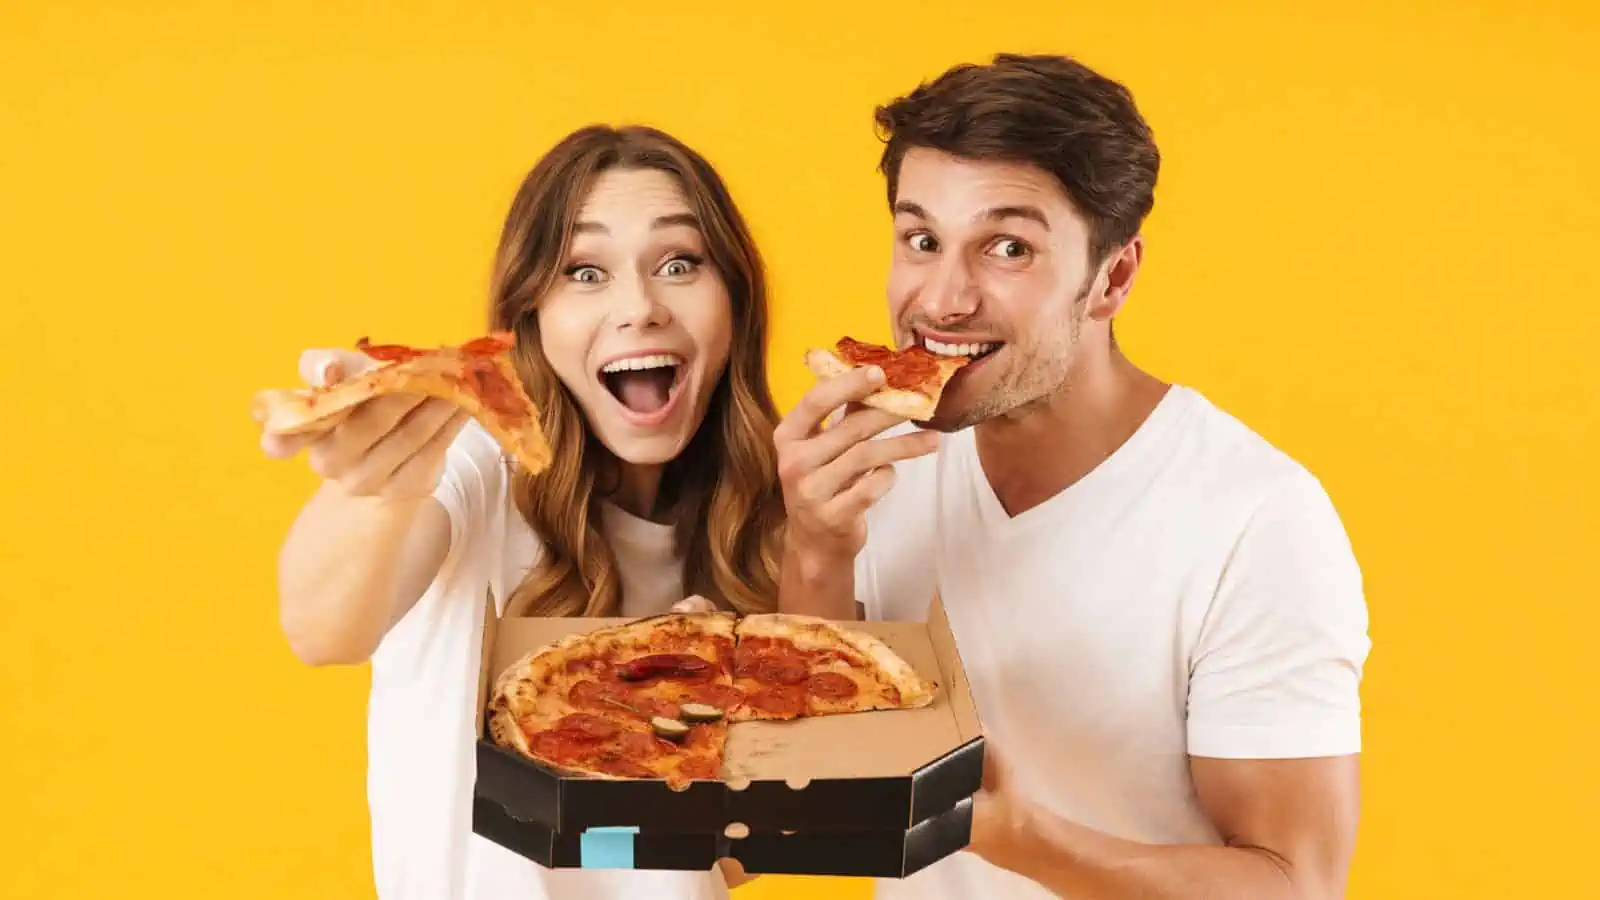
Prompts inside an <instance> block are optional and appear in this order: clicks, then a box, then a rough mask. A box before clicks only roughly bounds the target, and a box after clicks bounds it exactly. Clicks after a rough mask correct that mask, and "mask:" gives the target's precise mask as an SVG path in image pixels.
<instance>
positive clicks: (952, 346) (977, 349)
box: [917, 334, 1005, 362]
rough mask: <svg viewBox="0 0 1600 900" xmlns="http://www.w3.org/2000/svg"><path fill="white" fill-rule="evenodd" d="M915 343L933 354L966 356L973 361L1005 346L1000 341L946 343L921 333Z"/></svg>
mask: <svg viewBox="0 0 1600 900" xmlns="http://www.w3.org/2000/svg"><path fill="white" fill-rule="evenodd" d="M917 343H919V344H921V345H922V348H923V349H924V350H927V351H928V352H929V353H932V354H933V355H934V356H948V357H960V356H966V357H970V358H971V359H972V360H973V362H976V361H978V360H980V359H982V358H984V357H985V356H988V355H989V354H991V353H993V352H995V351H996V350H999V349H1000V348H1001V347H1003V346H1005V344H1004V343H1003V342H1001V341H983V342H967V343H946V342H945V341H940V340H935V339H934V338H931V337H928V336H926V335H922V334H919V335H917Z"/></svg>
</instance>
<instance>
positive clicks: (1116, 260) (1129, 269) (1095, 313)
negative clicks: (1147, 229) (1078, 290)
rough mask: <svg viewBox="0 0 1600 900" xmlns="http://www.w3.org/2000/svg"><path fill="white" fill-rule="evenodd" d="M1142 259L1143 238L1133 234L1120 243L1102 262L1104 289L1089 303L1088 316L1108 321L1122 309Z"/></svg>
mask: <svg viewBox="0 0 1600 900" xmlns="http://www.w3.org/2000/svg"><path fill="white" fill-rule="evenodd" d="M1143 261H1144V238H1143V237H1141V236H1139V235H1134V237H1133V240H1131V241H1129V242H1128V243H1126V244H1124V245H1122V247H1120V248H1119V249H1117V250H1116V251H1115V252H1114V253H1112V254H1111V256H1110V257H1108V258H1107V259H1106V261H1105V264H1104V270H1105V281H1106V287H1105V290H1103V291H1101V292H1099V294H1098V295H1097V296H1095V297H1093V298H1092V299H1091V301H1090V303H1089V318H1091V319H1095V320H1096V321H1100V322H1109V321H1111V318H1112V317H1113V316H1115V315H1116V314H1117V313H1119V312H1121V311H1122V305H1123V304H1124V303H1127V302H1128V294H1129V292H1131V291H1132V290H1133V280H1134V278H1135V277H1136V276H1137V275H1138V274H1139V264H1140V263H1141V262H1143Z"/></svg>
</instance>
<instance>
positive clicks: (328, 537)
mask: <svg viewBox="0 0 1600 900" xmlns="http://www.w3.org/2000/svg"><path fill="white" fill-rule="evenodd" d="M369 364H370V363H368V362H367V361H366V360H365V359H364V358H363V357H361V356H360V355H357V354H337V353H334V354H329V353H323V354H322V356H321V358H320V359H314V360H313V361H312V362H309V363H307V362H304V361H303V362H302V365H301V368H302V370H303V371H306V372H307V373H308V375H309V376H310V377H308V379H307V380H308V381H311V382H312V383H319V382H320V383H329V382H332V381H337V380H339V379H342V378H345V377H348V376H350V375H355V374H357V373H358V372H359V371H361V369H363V368H365V366H366V365H369ZM466 418H467V416H466V413H465V412H464V411H462V410H461V409H460V408H459V407H457V406H455V405H454V404H451V403H447V402H445V401H442V400H437V399H425V398H422V397H417V396H401V395H393V396H384V397H378V398H375V399H372V400H368V401H367V402H365V403H363V404H361V405H360V406H358V407H356V408H355V409H354V410H352V411H351V412H350V413H349V414H348V415H347V416H345V417H344V418H343V419H341V420H340V421H339V422H338V423H336V424H334V425H332V426H331V427H330V428H329V429H328V430H326V431H324V432H321V433H317V434H311V435H296V436H284V435H274V434H267V435H265V436H263V438H262V447H263V449H264V450H265V451H266V452H267V454H268V455H270V456H275V457H279V458H285V457H289V456H293V455H295V454H296V453H298V452H300V451H301V450H305V451H306V452H307V455H308V457H309V458H310V461H311V466H312V468H313V469H314V470H316V472H317V473H318V474H320V475H321V476H322V477H323V479H324V481H323V484H322V486H321V487H319V488H318V489H317V492H316V493H315V494H314V495H313V496H312V498H311V500H310V501H309V502H307V504H306V506H305V508H304V509H302V510H301V512H300V515H299V516H298V517H297V518H296V520H295V522H294V525H293V526H291V527H290V529H289V535H288V537H287V538H286V539H285V541H284V544H283V549H282V551H281V553H280V556H279V561H278V591H279V619H280V621H281V623H282V627H283V632H284V636H285V637H286V638H287V639H288V641H289V646H290V647H291V648H292V649H293V650H294V653H295V655H296V656H299V657H300V658H301V659H302V660H304V661H305V662H307V663H310V664H311V665H335V664H354V663H360V662H364V661H366V660H367V659H368V658H369V657H370V656H371V655H372V653H373V651H375V650H376V649H377V647H378V644H379V642H380V641H382V639H383V636H384V635H385V634H386V633H388V630H389V628H390V626H391V625H393V624H394V623H395V622H396V621H398V620H399V619H400V617H402V616H403V615H405V613H406V612H407V611H408V610H409V609H410V608H411V606H412V605H413V604H415V603H416V602H417V600H418V598H420V597H421V596H422V594H423V592H424V591H426V590H427V588H428V584H429V583H430V582H432V581H433V578H434V576H436V575H437V574H438V572H439V567H440V566H441V565H442V564H443V562H444V558H445V555H446V553H448V552H449V548H450V518H449V515H448V514H447V513H446V512H445V509H444V506H443V505H441V504H440V503H439V501H438V500H436V499H434V498H433V491H434V490H435V489H436V488H437V487H438V485H439V479H440V477H441V475H442V474H443V472H444V465H445V455H446V453H447V451H448V450H449V448H450V445H451V443H452V442H453V441H454V440H455V437H456V435H457V434H458V433H460V431H461V427H462V425H463V424H465V422H466Z"/></svg>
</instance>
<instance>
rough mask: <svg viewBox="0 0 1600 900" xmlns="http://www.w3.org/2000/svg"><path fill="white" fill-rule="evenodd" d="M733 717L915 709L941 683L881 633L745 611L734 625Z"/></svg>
mask: <svg viewBox="0 0 1600 900" xmlns="http://www.w3.org/2000/svg"><path fill="white" fill-rule="evenodd" d="M736 634H737V637H738V642H737V644H736V646H735V650H734V656H733V659H734V662H733V687H734V688H735V689H736V690H738V691H739V692H740V693H741V694H743V695H744V700H743V703H742V704H741V705H740V706H739V708H738V709H736V710H735V711H734V713H733V718H734V720H735V721H747V720H759V719H795V718H800V717H802V716H824V715H835V714H840V713H854V712H867V711H869V710H878V709H915V708H918V707H922V706H927V705H928V704H929V703H932V702H933V697H934V692H935V689H936V686H935V685H934V683H933V682H931V681H929V680H928V679H926V678H924V677H923V676H922V675H920V674H918V673H917V671H916V670H915V669H913V668H912V667H911V666H910V665H909V664H908V663H907V662H906V661H905V660H904V659H903V658H901V657H900V656H899V655H898V654H896V653H895V652H894V651H893V650H891V649H890V648H889V646H888V645H887V644H885V643H884V642H883V641H881V640H879V639H878V638H876V637H874V636H872V635H870V634H866V633H865V632H861V631H856V630H854V629H851V628H849V627H847V626H844V625H841V624H839V623H836V622H831V621H828V620H826V619H819V618H815V617H812V616H800V615H791V614H784V613H766V614H760V615H750V616H745V617H744V618H743V619H741V620H740V622H739V625H738V629H737V632H736Z"/></svg>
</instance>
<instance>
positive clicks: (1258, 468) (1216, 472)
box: [1173, 387, 1321, 499]
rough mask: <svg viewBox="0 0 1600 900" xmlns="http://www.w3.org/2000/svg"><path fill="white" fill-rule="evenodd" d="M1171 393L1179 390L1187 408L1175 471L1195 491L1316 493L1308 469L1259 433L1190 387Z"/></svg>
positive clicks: (1318, 483) (1253, 494)
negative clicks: (1185, 424)
mask: <svg viewBox="0 0 1600 900" xmlns="http://www.w3.org/2000/svg"><path fill="white" fill-rule="evenodd" d="M1173 389H1174V390H1180V391H1183V392H1184V394H1185V395H1186V396H1185V401H1186V402H1187V403H1188V404H1189V405H1190V407H1191V415H1190V416H1189V422H1188V428H1187V429H1186V434H1185V435H1184V440H1183V444H1182V449H1181V450H1180V452H1179V453H1178V455H1177V459H1176V460H1174V462H1175V463H1176V465H1175V466H1174V470H1175V471H1176V472H1178V473H1180V474H1181V477H1183V478H1184V479H1185V480H1186V481H1189V482H1190V483H1191V484H1193V485H1194V486H1195V487H1196V488H1199V489H1202V490H1204V492H1206V493H1226V494H1229V495H1234V496H1238V495H1246V496H1251V497H1255V498H1258V499H1262V498H1265V497H1268V496H1271V495H1274V494H1279V493H1281V492H1283V491H1286V490H1287V491H1291V492H1293V491H1297V490H1298V491H1304V490H1308V489H1310V490H1321V481H1320V480H1319V479H1318V478H1317V476H1316V475H1315V474H1314V473H1313V472H1312V471H1311V470H1310V468H1308V467H1307V466H1306V465H1305V464H1304V463H1303V462H1302V461H1300V460H1299V459H1297V458H1295V457H1294V456H1293V455H1291V454H1290V453H1289V452H1288V451H1286V450H1285V449H1283V448H1282V447H1279V446H1278V445H1277V444H1275V443H1273V442H1272V441H1271V440H1269V439H1268V438H1267V437H1265V436H1264V435H1263V434H1262V433H1261V432H1260V431H1258V430H1256V429H1255V428H1252V427H1251V426H1250V425H1247V424H1246V423H1245V422H1244V421H1243V420H1242V419H1240V418H1239V417H1238V416H1236V415H1234V414H1233V413H1231V412H1229V411H1227V410H1226V409H1224V408H1223V407H1222V406H1220V405H1218V404H1217V403H1214V402H1213V401H1212V400H1211V399H1210V398H1208V397H1206V396H1205V395H1204V394H1202V393H1200V392H1199V391H1197V390H1195V389H1193V388H1187V387H1174V388H1173Z"/></svg>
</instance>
